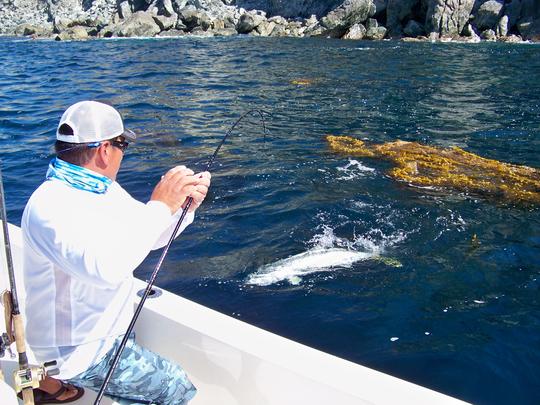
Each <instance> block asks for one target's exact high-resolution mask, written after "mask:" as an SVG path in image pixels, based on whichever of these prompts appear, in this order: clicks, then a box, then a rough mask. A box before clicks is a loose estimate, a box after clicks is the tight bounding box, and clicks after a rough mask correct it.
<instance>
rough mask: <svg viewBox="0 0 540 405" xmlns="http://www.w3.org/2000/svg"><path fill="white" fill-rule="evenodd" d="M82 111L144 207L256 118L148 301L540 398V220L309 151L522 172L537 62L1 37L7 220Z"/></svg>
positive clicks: (359, 48) (409, 375) (213, 43)
mask: <svg viewBox="0 0 540 405" xmlns="http://www.w3.org/2000/svg"><path fill="white" fill-rule="evenodd" d="M302 80H306V81H307V82H308V83H306V82H302ZM295 83H304V84H295ZM82 99H97V100H102V101H108V102H110V103H112V104H113V105H115V106H116V107H117V108H118V109H119V110H120V111H121V112H122V113H123V114H124V117H125V121H126V124H127V126H128V127H129V128H132V129H134V130H135V131H136V132H138V133H139V134H140V139H139V141H138V142H137V143H136V144H133V145H130V148H129V149H128V152H127V154H126V156H125V159H124V165H123V168H122V170H121V172H120V174H119V181H120V183H121V184H123V186H124V187H125V188H126V189H127V190H128V191H129V192H130V193H132V194H133V195H134V196H135V197H136V198H139V199H142V200H145V199H147V198H148V197H149V196H150V193H151V191H152V187H153V185H154V184H155V183H156V182H157V181H158V179H159V177H160V176H161V175H162V174H163V173H164V172H165V171H166V170H167V169H168V168H170V167H172V166H174V165H177V164H186V165H188V166H190V167H192V168H194V169H195V170H202V169H203V168H204V165H205V163H206V162H207V160H208V157H209V156H210V155H211V154H212V153H213V151H214V149H215V147H216V146H217V144H218V143H219V141H220V139H221V137H222V136H223V135H224V134H225V132H226V131H227V130H228V129H229V127H230V126H231V125H232V123H233V122H234V121H235V120H236V119H237V118H238V117H239V116H240V115H241V114H243V113H244V112H246V111H248V110H249V109H251V108H260V109H264V110H266V111H268V112H270V113H271V114H272V116H271V117H267V119H266V126H267V129H268V133H267V134H266V135H265V134H264V131H263V128H262V125H261V122H260V119H259V118H258V117H257V116H250V117H249V119H246V120H244V121H243V122H242V124H241V125H240V126H239V127H238V130H237V131H235V132H234V133H233V134H232V135H231V137H230V138H229V140H228V141H227V142H226V143H225V146H224V147H223V149H222V150H221V152H220V154H219V155H218V159H217V161H216V165H215V166H214V169H213V170H212V172H213V184H212V188H211V190H210V193H209V195H208V198H207V201H206V202H205V204H204V205H203V206H202V207H201V208H200V209H199V212H198V216H197V220H196V222H195V223H194V224H193V225H191V226H190V228H189V229H188V230H187V231H186V232H185V233H184V234H183V235H182V236H181V237H180V238H179V239H178V240H177V241H176V242H175V244H174V245H173V246H172V248H171V250H170V253H169V256H168V257H167V259H166V261H165V264H164V266H163V268H162V271H161V273H160V275H159V277H158V281H157V284H158V285H159V286H161V287H164V288H166V289H169V290H171V291H173V292H175V293H177V294H179V295H182V296H185V297H187V298H189V299H192V300H194V301H197V302H199V303H202V304H204V305H207V306H209V307H211V308H214V309H217V310H219V311H221V312H223V313H225V314H228V315H231V316H233V317H236V318H238V319H241V320H244V321H247V322H249V323H252V324H255V325H257V326H260V327H263V328H265V329H267V330H270V331H273V332H275V333H278V334H281V335H283V336H286V337H289V338H291V339H294V340H297V341H299V342H302V343H305V344H307V345H310V346H313V347H316V348H318V349H321V350H324V351H327V352H330V353H332V354H335V355H337V356H341V357H344V358H346V359H349V360H352V361H354V362H357V363H360V364H363V365H366V366H369V367H372V368H375V369H377V370H380V371H383V372H385V373H389V374H392V375H394V376H397V377H400V378H404V379H406V380H409V381H412V382H415V383H417V384H421V385H424V386H427V387H429V388H432V389H435V390H438V391H441V392H444V393H446V394H449V395H452V396H455V397H458V398H460V399H463V400H466V401H471V402H474V403H477V404H510V403H512V404H538V403H540V392H539V389H538V387H539V386H540V377H539V375H540V299H539V289H540V279H539V277H540V211H539V209H538V208H537V207H523V206H517V205H512V204H508V203H504V202H501V201H494V200H486V199H484V198H482V197H481V196H475V195H463V194H461V193H457V192H444V191H441V190H425V189H418V188H413V187H410V186H408V185H407V184H404V183H400V182H396V181H394V180H392V179H390V178H389V177H387V176H386V171H387V169H388V168H389V165H388V164H387V163H385V162H381V161H377V160H372V159H365V158H361V159H360V158H357V157H352V156H346V155H339V154H336V153H333V152H332V151H331V150H329V149H328V147H327V145H326V143H325V140H324V137H325V135H327V134H334V135H350V136H354V137H357V138H361V139H366V140H368V141H373V142H384V141H392V140H396V139H403V140H411V141H420V142H424V143H428V144H430V145H437V146H451V145H457V146H459V147H462V148H464V149H466V150H467V151H470V152H473V153H477V154H480V155H481V156H484V157H488V158H492V159H499V160H502V161H505V162H511V163H515V164H525V165H529V166H532V167H537V168H538V167H540V47H539V46H537V45H506V44H475V45H472V44H468V45H465V44H429V43H400V42H356V41H350V42H346V41H339V40H327V39H267V38H266V39H265V38H248V37H246V38H240V37H239V38H226V39H215V38H180V39H159V40H157V39H147V40H144V39H130V40H103V41H90V42H52V41H30V40H21V39H10V38H1V39H0V145H1V149H0V154H1V160H2V170H3V175H4V183H5V184H4V186H5V190H6V193H7V196H6V199H7V208H8V217H9V219H10V221H11V222H13V223H16V224H20V219H21V215H22V210H23V208H24V205H25V202H26V200H27V199H28V197H29V196H30V194H31V193H32V191H33V190H34V189H35V188H36V187H37V186H38V185H39V184H40V182H41V181H42V180H43V176H44V174H45V171H46V167H47V164H48V162H49V160H50V159H51V157H52V143H53V138H54V131H55V127H56V124H57V122H58V119H59V117H60V115H61V113H62V112H63V110H64V109H65V108H67V107H68V106H69V105H70V104H72V103H74V102H76V101H80V100H82ZM119 215H121V213H119ZM474 235H476V237H477V240H478V242H479V243H475V242H473V236H474ZM336 255H337V256H336ZM340 255H341V256H340ZM157 257H158V256H157V254H156V253H153V254H151V255H150V257H149V258H148V260H147V261H145V263H144V264H143V265H142V266H141V267H140V268H139V269H138V270H137V275H138V276H139V277H140V278H143V279H144V278H145V277H147V276H148V275H149V274H150V273H151V271H152V268H153V265H154V264H155V262H156V260H157ZM313 263H316V264H317V265H316V266H314V265H313ZM321 372H323V370H321ZM359 383H360V384H361V382H359Z"/></svg>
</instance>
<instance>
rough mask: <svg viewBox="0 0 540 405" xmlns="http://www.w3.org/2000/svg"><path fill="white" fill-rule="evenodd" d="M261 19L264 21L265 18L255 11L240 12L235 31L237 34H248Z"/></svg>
mask: <svg viewBox="0 0 540 405" xmlns="http://www.w3.org/2000/svg"><path fill="white" fill-rule="evenodd" d="M263 21H266V18H265V17H263V16H262V15H258V14H255V13H245V14H242V16H241V17H240V20H239V21H238V24H236V31H238V33H239V34H248V33H250V32H251V31H253V30H254V29H255V28H257V27H258V26H259V25H260V24H261V23H262V22H263Z"/></svg>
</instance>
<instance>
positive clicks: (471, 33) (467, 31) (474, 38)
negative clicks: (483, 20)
mask: <svg viewBox="0 0 540 405" xmlns="http://www.w3.org/2000/svg"><path fill="white" fill-rule="evenodd" d="M463 35H465V36H466V37H469V38H470V39H471V40H470V42H480V36H479V35H478V34H477V32H476V31H475V29H474V28H473V26H472V25H471V24H467V25H466V26H465V28H463Z"/></svg>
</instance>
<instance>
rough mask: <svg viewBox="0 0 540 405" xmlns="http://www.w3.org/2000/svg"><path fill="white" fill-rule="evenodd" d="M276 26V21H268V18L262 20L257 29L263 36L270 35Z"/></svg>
mask: <svg viewBox="0 0 540 405" xmlns="http://www.w3.org/2000/svg"><path fill="white" fill-rule="evenodd" d="M275 26H276V23H275V22H272V21H270V22H268V21H266V20H264V21H262V22H261V23H260V24H259V25H258V26H257V28H255V30H256V31H257V32H258V33H259V34H261V36H262V37H268V36H270V34H271V33H272V31H273V30H274V27H275Z"/></svg>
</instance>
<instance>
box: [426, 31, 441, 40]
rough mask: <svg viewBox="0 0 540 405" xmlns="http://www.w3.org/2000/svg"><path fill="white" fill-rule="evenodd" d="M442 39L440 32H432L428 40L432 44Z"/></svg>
mask: <svg viewBox="0 0 540 405" xmlns="http://www.w3.org/2000/svg"><path fill="white" fill-rule="evenodd" d="M439 39H440V35H439V33H438V32H430V33H429V36H428V40H429V41H431V42H436V41H438V40H439Z"/></svg>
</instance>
